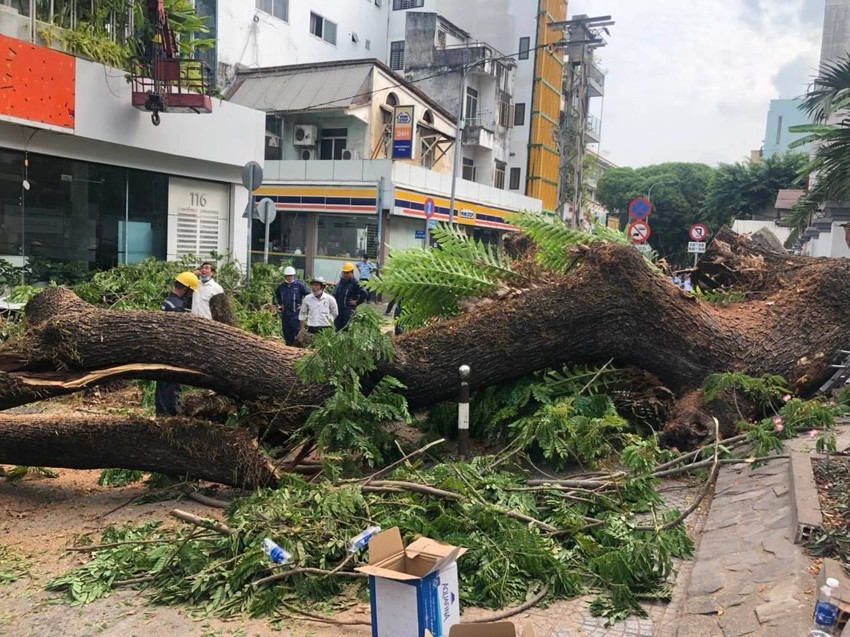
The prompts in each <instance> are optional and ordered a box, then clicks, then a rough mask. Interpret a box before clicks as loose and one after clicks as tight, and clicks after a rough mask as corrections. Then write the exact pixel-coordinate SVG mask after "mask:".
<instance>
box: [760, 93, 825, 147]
mask: <svg viewBox="0 0 850 637" xmlns="http://www.w3.org/2000/svg"><path fill="white" fill-rule="evenodd" d="M801 104H802V100H801V99H792V100H771V101H770V110H769V111H768V113H767V125H766V127H765V132H764V146H763V148H762V152H761V154H760V157H762V158H764V159H767V158H768V157H771V156H773V155H781V154H783V153H787V152H788V151H789V150H793V151H794V152H799V153H808V152H810V151H811V149H812V145H811V144H805V145H803V146H799V147H796V148H794V149H792V148H791V144H793V143H794V142H795V141H797V140H798V139H801V138H803V137H805V136H806V133H792V132H791V131H790V130H789V128H791V127H793V126H802V125H805V124H811V123H812V119H811V117H810V116H809V115H807V114H806V113H805V112H803V111H801V110H800V105H801Z"/></svg>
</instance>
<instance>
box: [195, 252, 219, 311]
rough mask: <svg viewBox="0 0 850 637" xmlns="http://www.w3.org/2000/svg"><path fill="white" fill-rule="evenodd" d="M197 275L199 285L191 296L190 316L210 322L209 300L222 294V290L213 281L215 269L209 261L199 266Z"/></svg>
mask: <svg viewBox="0 0 850 637" xmlns="http://www.w3.org/2000/svg"><path fill="white" fill-rule="evenodd" d="M197 274H198V279H199V280H200V282H201V283H200V285H199V286H198V291H197V292H195V294H193V295H192V314H194V315H195V316H203V317H204V318H205V319H210V320H212V312H211V311H210V299H211V298H212V297H214V296H215V295H216V294H224V288H222V287H221V286H220V285H219V284H218V283H216V282H215V281H213V275H214V274H215V268H213V266H212V264H211V263H210V262H209V261H204V262H203V263H202V264H201V267H200V268H198V272H197Z"/></svg>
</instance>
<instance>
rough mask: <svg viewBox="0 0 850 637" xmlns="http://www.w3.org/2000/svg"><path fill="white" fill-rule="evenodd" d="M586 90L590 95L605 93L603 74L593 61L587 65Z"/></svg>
mask: <svg viewBox="0 0 850 637" xmlns="http://www.w3.org/2000/svg"><path fill="white" fill-rule="evenodd" d="M587 92H588V95H589V96H590V97H602V96H603V95H605V74H604V73H603V72H602V71H600V70H599V67H598V66H596V64H594V63H593V62H591V63H590V64H589V65H588V67H587Z"/></svg>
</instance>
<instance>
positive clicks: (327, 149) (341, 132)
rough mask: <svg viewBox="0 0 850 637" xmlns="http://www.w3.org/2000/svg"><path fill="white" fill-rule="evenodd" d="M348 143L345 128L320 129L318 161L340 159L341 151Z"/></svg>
mask: <svg viewBox="0 0 850 637" xmlns="http://www.w3.org/2000/svg"><path fill="white" fill-rule="evenodd" d="M347 141H348V129H347V128H325V129H322V134H321V139H320V140H319V159H342V151H344V150H345V144H346V142H347Z"/></svg>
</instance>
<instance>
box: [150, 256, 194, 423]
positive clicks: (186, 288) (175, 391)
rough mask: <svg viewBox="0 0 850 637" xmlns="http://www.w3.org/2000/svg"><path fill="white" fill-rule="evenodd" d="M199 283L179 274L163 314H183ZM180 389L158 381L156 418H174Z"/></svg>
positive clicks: (174, 384) (178, 386)
mask: <svg viewBox="0 0 850 637" xmlns="http://www.w3.org/2000/svg"><path fill="white" fill-rule="evenodd" d="M199 285H200V281H199V280H198V277H197V275H196V274H195V273H193V272H181V273H180V274H178V275H177V276H176V277H174V282H173V283H172V284H171V293H170V294H169V295H168V296H166V297H165V300H164V301H163V302H162V310H163V311H164V312H183V311H185V309H186V301H187V300H188V299H190V298H192V293H193V292H197V291H198V287H199ZM181 389H182V387H181V386H180V384H179V383H170V382H167V381H161V380H158V381H157V382H156V390H155V391H154V402H155V404H156V415H157V416H176V415H177V397H178V396H179V395H180V390H181Z"/></svg>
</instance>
